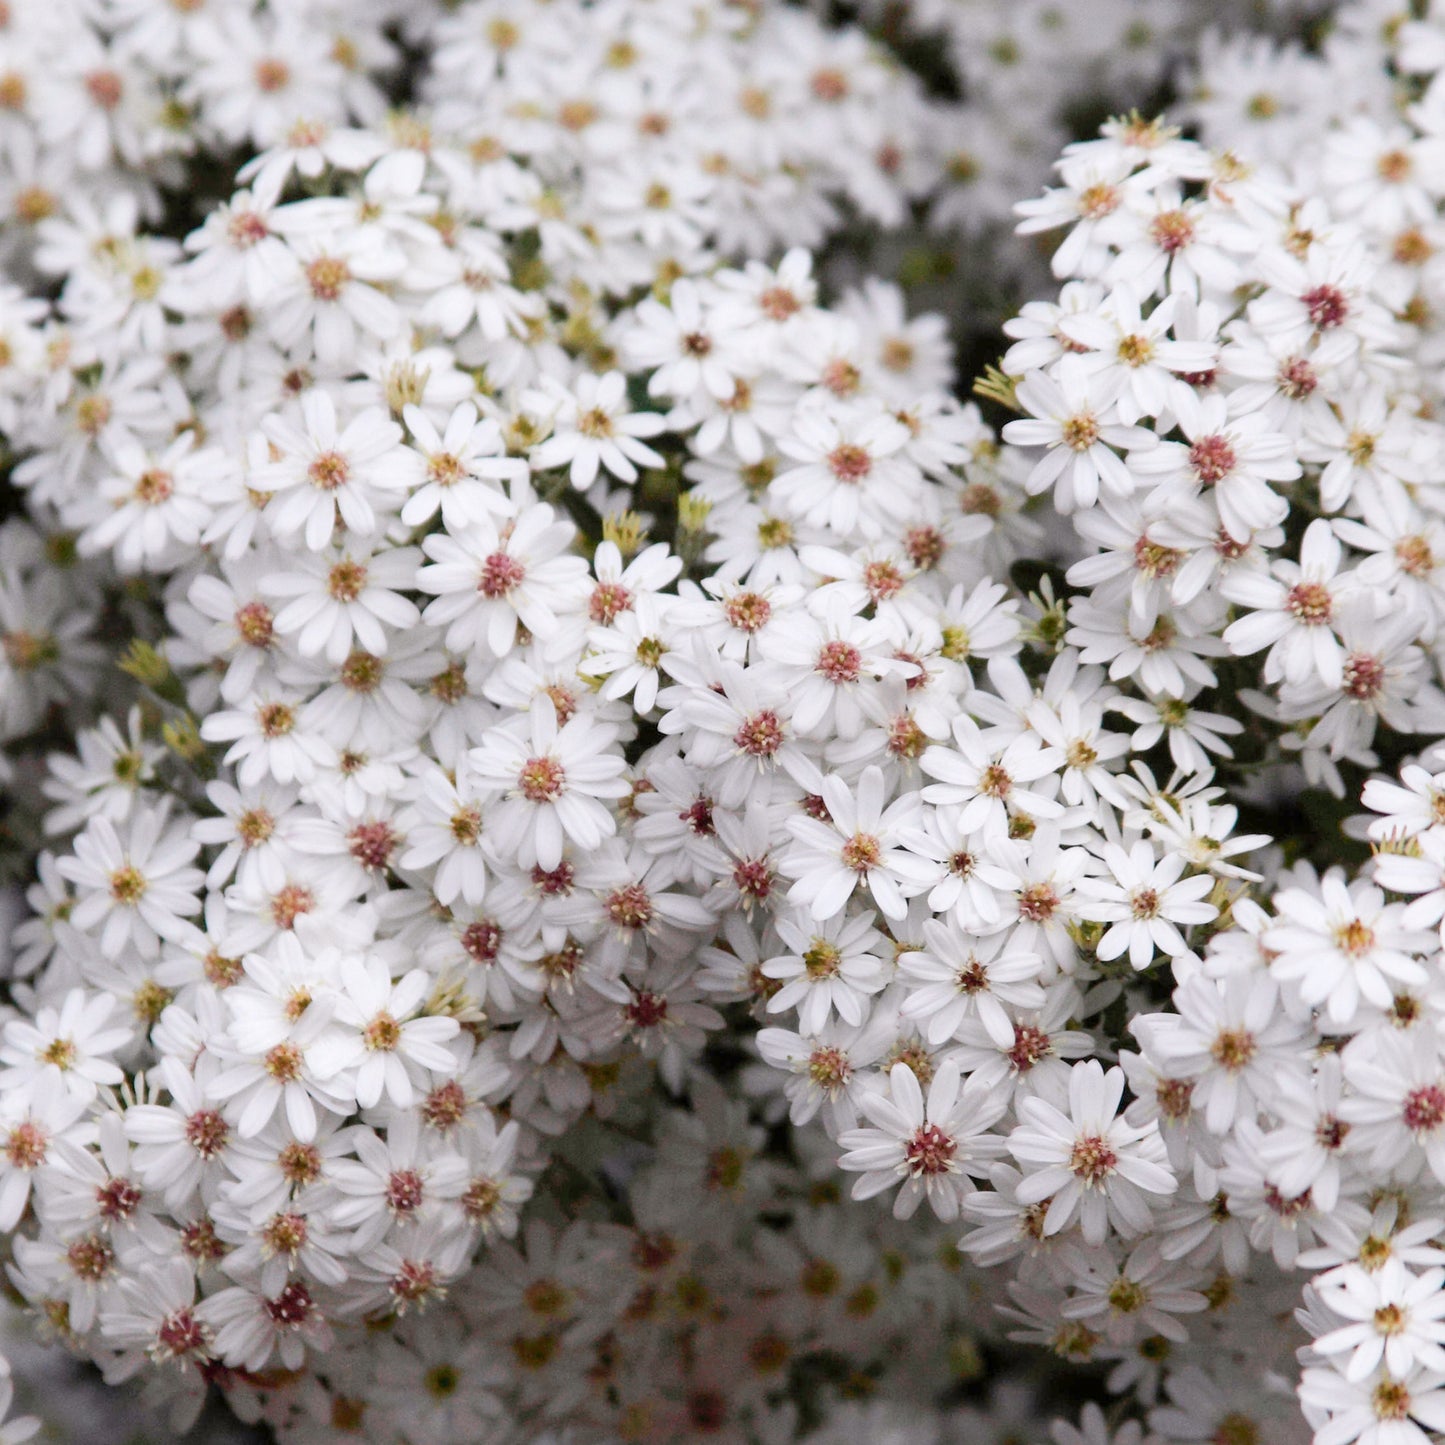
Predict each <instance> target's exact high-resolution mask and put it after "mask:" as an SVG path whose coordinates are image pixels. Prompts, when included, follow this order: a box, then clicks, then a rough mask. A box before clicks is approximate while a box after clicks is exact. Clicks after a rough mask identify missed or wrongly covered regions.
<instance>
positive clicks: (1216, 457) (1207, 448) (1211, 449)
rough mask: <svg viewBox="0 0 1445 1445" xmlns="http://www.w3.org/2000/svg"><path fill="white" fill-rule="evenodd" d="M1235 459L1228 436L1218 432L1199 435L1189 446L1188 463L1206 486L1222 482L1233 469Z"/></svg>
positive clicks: (1236, 459)
mask: <svg viewBox="0 0 1445 1445" xmlns="http://www.w3.org/2000/svg"><path fill="white" fill-rule="evenodd" d="M1237 461H1238V458H1237V457H1236V456H1235V452H1234V447H1233V446H1232V445H1231V443H1230V440H1229V438H1228V437H1226V436H1223V435H1222V434H1220V433H1218V432H1216V433H1215V434H1214V435H1213V436H1207V437H1200V438H1199V440H1198V441H1196V442H1194V443H1193V445H1191V446H1190V448H1189V465H1190V466H1191V467H1192V468H1193V469H1194V474H1195V476H1197V477H1198V478H1199V480H1200V481H1201V482H1202V483H1203V484H1204V485H1205V486H1206V487H1212V486H1213V485H1214V484H1215V483H1216V482H1222V481H1223V480H1224V479H1225V477H1227V476H1228V475H1229V474H1230V472H1232V471H1233V470H1234V468H1235V464H1236V462H1237Z"/></svg>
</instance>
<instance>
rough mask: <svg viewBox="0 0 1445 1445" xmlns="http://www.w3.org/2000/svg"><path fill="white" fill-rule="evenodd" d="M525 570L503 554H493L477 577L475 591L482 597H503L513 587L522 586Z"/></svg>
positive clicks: (515, 560) (483, 564)
mask: <svg viewBox="0 0 1445 1445" xmlns="http://www.w3.org/2000/svg"><path fill="white" fill-rule="evenodd" d="M526 575H527V569H526V568H525V567H524V566H523V565H522V564H521V563H520V562H519V561H518V560H517V559H516V558H515V557H511V556H508V555H507V553H505V552H493V553H492V555H491V556H490V557H488V558H487V560H486V561H485V562H483V563H482V570H481V572H480V573H479V574H478V575H477V591H478V592H480V593H481V594H482V596H483V597H490V598H493V599H495V598H498V597H505V596H506V595H507V594H508V593H509V592H510V591H511V590H512V589H513V588H514V587H519V586H521V584H522V579H523V578H524V577H526Z"/></svg>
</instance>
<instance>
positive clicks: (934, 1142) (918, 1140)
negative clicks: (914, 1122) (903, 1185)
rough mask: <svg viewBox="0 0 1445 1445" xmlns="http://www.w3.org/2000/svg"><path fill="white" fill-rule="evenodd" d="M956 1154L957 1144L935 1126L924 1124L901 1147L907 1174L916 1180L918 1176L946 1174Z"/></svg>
mask: <svg viewBox="0 0 1445 1445" xmlns="http://www.w3.org/2000/svg"><path fill="white" fill-rule="evenodd" d="M957 1153H958V1144H957V1142H956V1141H955V1140H954V1139H952V1138H950V1137H949V1136H948V1135H947V1134H945V1133H944V1132H943V1130H942V1129H940V1128H939V1127H938V1125H937V1124H925V1125H924V1126H923V1127H922V1128H921V1129H919V1130H918V1132H917V1133H915V1134H914V1136H913V1137H912V1138H911V1139H910V1140H909V1141H908V1142H907V1143H906V1144H905V1145H904V1146H903V1158H904V1160H905V1161H906V1163H907V1165H908V1172H909V1173H910V1174H911V1175H912V1176H913V1177H914V1178H915V1179H916V1178H917V1177H918V1176H919V1175H920V1174H928V1175H935V1174H947V1173H948V1172H949V1167H950V1165H952V1163H953V1156H954V1155H955V1154H957Z"/></svg>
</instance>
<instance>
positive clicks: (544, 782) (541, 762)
mask: <svg viewBox="0 0 1445 1445" xmlns="http://www.w3.org/2000/svg"><path fill="white" fill-rule="evenodd" d="M566 786H567V774H566V772H565V771H564V769H563V767H562V764H561V763H559V762H558V761H557V759H556V758H554V757H551V756H547V757H541V758H528V759H527V761H526V762H525V763H523V764H522V770H521V772H519V773H518V774H517V787H518V788H519V789H520V791H521V794H522V796H523V797H524V798H525V799H526V800H527V801H528V802H529V803H554V802H556V800H557V799H558V798H560V797H561V796H562V792H563V789H565V787H566Z"/></svg>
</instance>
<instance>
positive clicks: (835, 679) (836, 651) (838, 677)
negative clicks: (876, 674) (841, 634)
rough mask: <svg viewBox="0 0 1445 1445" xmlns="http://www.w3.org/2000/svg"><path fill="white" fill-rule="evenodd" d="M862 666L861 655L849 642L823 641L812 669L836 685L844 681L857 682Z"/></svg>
mask: <svg viewBox="0 0 1445 1445" xmlns="http://www.w3.org/2000/svg"><path fill="white" fill-rule="evenodd" d="M862 667H863V655H862V653H860V652H859V651H858V649H857V648H856V647H854V646H853V644H852V643H851V642H825V643H824V644H823V646H822V647H821V648H820V649H819V651H818V661H817V662H816V663H815V664H814V666H813V671H814V672H818V673H821V674H822V675H823V676H824V677H825V678H827V680H828V681H829V682H831V683H833V684H834V685H835V686H838V685H840V684H842V683H845V682H857V681H858V678H859V675H860V674H861V672H862Z"/></svg>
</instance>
